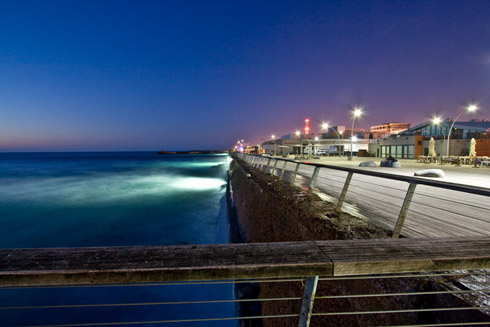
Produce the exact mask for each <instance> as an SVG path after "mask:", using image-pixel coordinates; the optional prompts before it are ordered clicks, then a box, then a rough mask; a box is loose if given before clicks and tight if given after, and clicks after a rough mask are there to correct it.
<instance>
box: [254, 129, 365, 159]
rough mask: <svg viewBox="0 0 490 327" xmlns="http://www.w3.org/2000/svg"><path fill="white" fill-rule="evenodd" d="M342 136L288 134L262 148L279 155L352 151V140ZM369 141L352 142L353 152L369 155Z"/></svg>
mask: <svg viewBox="0 0 490 327" xmlns="http://www.w3.org/2000/svg"><path fill="white" fill-rule="evenodd" d="M348 131H350V130H348ZM342 134H343V133H339V134H336V133H332V134H328V133H323V134H311V133H310V134H299V135H296V134H287V135H283V136H281V138H280V139H276V140H269V141H265V142H264V143H262V148H263V149H264V151H265V153H268V154H277V155H288V154H296V155H301V154H316V153H318V152H319V151H320V150H321V151H324V152H329V151H330V152H336V153H338V154H342V153H344V152H347V151H350V150H351V140H350V138H345V136H342ZM369 141H370V140H368V139H363V138H359V139H357V140H356V141H354V142H352V149H353V152H354V153H356V152H359V151H360V150H363V151H365V152H366V153H367V151H368V143H369Z"/></svg>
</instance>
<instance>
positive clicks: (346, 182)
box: [335, 171, 354, 212]
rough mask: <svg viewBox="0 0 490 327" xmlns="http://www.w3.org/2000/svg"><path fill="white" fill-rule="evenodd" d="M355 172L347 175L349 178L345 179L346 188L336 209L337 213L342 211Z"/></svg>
mask: <svg viewBox="0 0 490 327" xmlns="http://www.w3.org/2000/svg"><path fill="white" fill-rule="evenodd" d="M352 175H354V173H353V172H351V171H350V172H349V173H348V174H347V178H346V179H345V184H344V188H343V189H342V193H341V194H340V198H339V202H337V206H336V207H335V211H337V212H340V211H341V209H342V204H343V203H344V199H345V196H346V194H347V190H348V189H349V185H350V181H351V180H352Z"/></svg>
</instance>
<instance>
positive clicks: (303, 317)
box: [298, 276, 318, 327]
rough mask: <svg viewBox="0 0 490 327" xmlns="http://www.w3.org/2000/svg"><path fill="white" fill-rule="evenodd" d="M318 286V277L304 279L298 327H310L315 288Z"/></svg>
mask: <svg viewBox="0 0 490 327" xmlns="http://www.w3.org/2000/svg"><path fill="white" fill-rule="evenodd" d="M317 285H318V276H312V277H308V278H306V281H305V291H304V292H303V301H302V302H301V312H300V314H299V322H298V327H308V326H310V319H311V313H312V312H313V304H314V302H315V294H316V287H317Z"/></svg>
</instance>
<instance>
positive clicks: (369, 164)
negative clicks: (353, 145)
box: [359, 161, 376, 167]
mask: <svg viewBox="0 0 490 327" xmlns="http://www.w3.org/2000/svg"><path fill="white" fill-rule="evenodd" d="M359 167H376V163H374V161H363V162H361V163H360V164H359Z"/></svg>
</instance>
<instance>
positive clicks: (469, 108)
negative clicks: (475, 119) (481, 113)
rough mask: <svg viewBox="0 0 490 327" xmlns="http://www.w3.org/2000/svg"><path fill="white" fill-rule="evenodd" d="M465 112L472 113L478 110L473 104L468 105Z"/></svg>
mask: <svg viewBox="0 0 490 327" xmlns="http://www.w3.org/2000/svg"><path fill="white" fill-rule="evenodd" d="M467 110H468V111H469V112H473V111H476V110H478V107H477V106H476V105H474V104H470V105H469V106H468V108H467Z"/></svg>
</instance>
